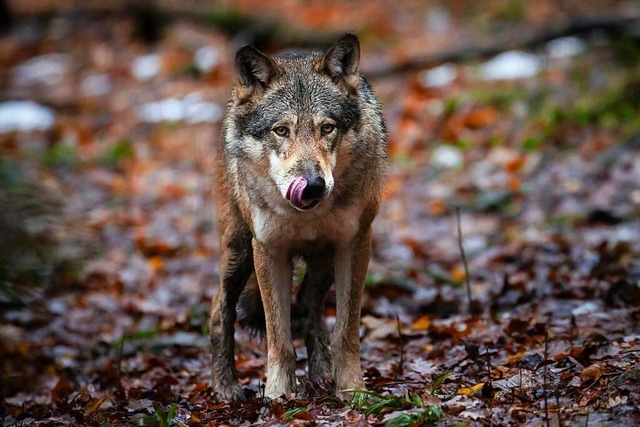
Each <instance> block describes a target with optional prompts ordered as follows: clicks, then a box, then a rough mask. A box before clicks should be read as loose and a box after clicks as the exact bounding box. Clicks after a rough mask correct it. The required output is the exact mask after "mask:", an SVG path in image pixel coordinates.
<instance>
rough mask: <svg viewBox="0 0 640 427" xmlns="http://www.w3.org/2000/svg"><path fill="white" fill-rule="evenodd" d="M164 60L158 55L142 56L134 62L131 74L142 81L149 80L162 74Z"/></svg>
mask: <svg viewBox="0 0 640 427" xmlns="http://www.w3.org/2000/svg"><path fill="white" fill-rule="evenodd" d="M161 65H162V58H160V55H158V54H157V53H151V54H148V55H142V56H139V57H137V58H136V59H134V60H133V63H132V64H131V74H133V76H134V77H135V78H136V79H138V80H140V81H144V80H149V79H151V78H153V77H155V76H156V75H157V74H158V73H159V72H160V66H161Z"/></svg>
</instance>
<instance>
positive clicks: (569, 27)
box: [365, 15, 640, 78]
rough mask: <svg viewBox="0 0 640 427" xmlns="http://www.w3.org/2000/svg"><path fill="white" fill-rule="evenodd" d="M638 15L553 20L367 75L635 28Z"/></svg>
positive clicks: (400, 70) (466, 59) (417, 69)
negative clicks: (496, 38) (531, 29)
mask: <svg viewBox="0 0 640 427" xmlns="http://www.w3.org/2000/svg"><path fill="white" fill-rule="evenodd" d="M639 21H640V16H638V15H626V16H625V15H611V16H580V17H576V18H574V19H572V20H570V21H568V22H565V23H558V22H555V23H552V24H549V25H546V26H543V27H541V28H538V29H537V30H536V31H534V32H533V33H531V32H529V33H528V34H525V35H520V36H518V35H515V34H514V33H513V32H508V34H507V35H506V37H503V38H501V39H498V40H494V41H493V42H491V43H488V44H471V45H469V46H462V47H460V48H458V49H452V48H449V49H446V50H442V51H437V52H432V53H430V54H427V55H424V56H422V57H418V58H411V59H408V60H406V61H405V62H401V63H399V64H394V65H384V66H381V67H380V68H377V69H372V70H365V75H366V76H367V77H370V78H379V77H386V76H389V75H392V74H402V73H407V72H411V71H419V70H423V69H425V68H430V67H434V66H437V65H440V64H444V63H447V62H464V61H469V60H472V59H482V58H489V57H492V56H495V55H497V54H499V53H501V52H505V51H507V50H511V49H532V48H534V47H536V46H539V45H541V44H544V43H546V42H549V41H551V40H554V39H558V38H560V37H567V36H571V35H578V34H585V33H589V32H591V31H593V30H601V31H605V32H609V33H612V32H615V31H619V30H623V29H625V28H633V26H634V25H638V24H639Z"/></svg>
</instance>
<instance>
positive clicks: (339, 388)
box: [336, 373, 366, 401]
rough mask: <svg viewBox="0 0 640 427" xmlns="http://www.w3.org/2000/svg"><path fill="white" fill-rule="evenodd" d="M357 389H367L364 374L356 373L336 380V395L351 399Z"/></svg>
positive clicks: (343, 398)
mask: <svg viewBox="0 0 640 427" xmlns="http://www.w3.org/2000/svg"><path fill="white" fill-rule="evenodd" d="M355 390H366V387H365V385H364V380H363V379H362V375H361V374H359V373H358V375H354V376H353V377H350V378H342V381H338V382H336V396H338V397H339V398H340V399H342V400H347V401H348V400H351V399H352V398H353V396H354V391H355Z"/></svg>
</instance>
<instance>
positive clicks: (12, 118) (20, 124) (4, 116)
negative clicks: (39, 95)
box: [0, 101, 56, 133]
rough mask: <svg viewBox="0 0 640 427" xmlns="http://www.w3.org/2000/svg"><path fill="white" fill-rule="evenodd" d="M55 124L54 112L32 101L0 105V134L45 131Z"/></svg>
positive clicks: (7, 102)
mask: <svg viewBox="0 0 640 427" xmlns="http://www.w3.org/2000/svg"><path fill="white" fill-rule="evenodd" d="M55 122H56V116H55V112H54V111H53V110H52V109H51V108H49V107H45V106H43V105H40V104H37V103H35V102H33V101H6V102H2V103H0V133H8V132H14V131H19V132H31V131H36V130H46V129H49V128H51V127H52V126H53V125H54V123H55Z"/></svg>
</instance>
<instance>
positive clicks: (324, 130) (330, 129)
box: [320, 123, 336, 135]
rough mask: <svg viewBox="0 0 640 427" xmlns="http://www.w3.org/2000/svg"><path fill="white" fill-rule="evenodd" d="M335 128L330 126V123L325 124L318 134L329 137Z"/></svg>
mask: <svg viewBox="0 0 640 427" xmlns="http://www.w3.org/2000/svg"><path fill="white" fill-rule="evenodd" d="M335 128H336V126H335V125H332V124H331V123H325V124H323V125H322V127H321V128H320V132H322V135H329V134H330V133H331V132H333V130H334V129H335Z"/></svg>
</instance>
